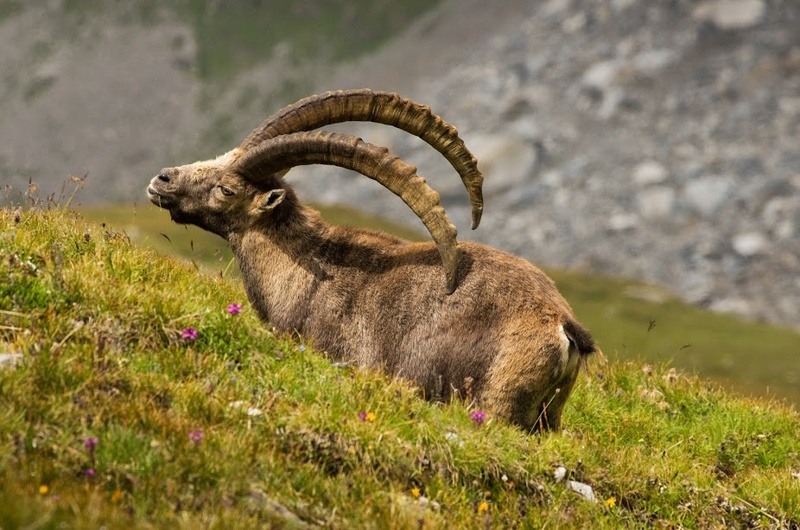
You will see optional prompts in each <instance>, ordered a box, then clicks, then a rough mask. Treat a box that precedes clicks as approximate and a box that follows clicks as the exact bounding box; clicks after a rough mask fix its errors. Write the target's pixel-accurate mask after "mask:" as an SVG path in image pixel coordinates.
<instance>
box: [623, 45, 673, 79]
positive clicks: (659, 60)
mask: <svg viewBox="0 0 800 530" xmlns="http://www.w3.org/2000/svg"><path fill="white" fill-rule="evenodd" d="M676 60H677V54H676V53H675V52H674V51H673V50H667V49H659V50H647V51H643V52H639V53H638V54H637V55H636V56H635V57H634V58H633V61H632V62H633V67H634V68H635V69H636V71H637V72H639V73H642V74H648V75H651V74H655V73H658V72H659V71H660V70H662V69H663V68H665V67H666V66H669V65H670V64H672V63H674V62H675V61H676Z"/></svg>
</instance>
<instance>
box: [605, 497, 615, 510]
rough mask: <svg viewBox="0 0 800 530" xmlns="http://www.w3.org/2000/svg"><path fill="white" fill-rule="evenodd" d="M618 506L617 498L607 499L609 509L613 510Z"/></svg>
mask: <svg viewBox="0 0 800 530" xmlns="http://www.w3.org/2000/svg"><path fill="white" fill-rule="evenodd" d="M616 505H617V498H616V497H609V498H607V499H606V506H607V507H609V508H613V507H614V506H616Z"/></svg>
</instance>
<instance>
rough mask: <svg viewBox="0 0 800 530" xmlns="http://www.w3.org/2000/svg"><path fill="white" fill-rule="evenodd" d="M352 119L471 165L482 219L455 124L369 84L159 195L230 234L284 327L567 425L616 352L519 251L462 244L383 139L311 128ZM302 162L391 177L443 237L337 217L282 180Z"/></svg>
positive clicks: (163, 176) (174, 171) (346, 354)
mask: <svg viewBox="0 0 800 530" xmlns="http://www.w3.org/2000/svg"><path fill="white" fill-rule="evenodd" d="M343 121H373V122H377V123H384V124H389V125H393V126H395V127H398V128H400V129H402V130H405V131H407V132H410V133H412V134H414V135H417V136H419V137H420V138H422V139H423V140H425V141H426V142H428V143H429V144H430V145H431V146H432V147H434V148H435V149H437V150H438V151H439V152H440V153H442V155H443V156H445V157H446V158H447V160H448V161H450V163H451V164H452V165H453V167H454V168H455V169H456V171H458V173H459V175H460V176H461V178H462V181H463V183H464V185H465V187H466V189H467V193H468V195H469V198H470V202H471V205H472V214H473V215H472V220H473V228H475V227H477V225H478V223H479V222H480V217H481V213H482V209H483V199H482V193H481V185H482V182H483V177H482V175H481V174H480V172H479V171H478V168H477V161H476V160H475V157H473V156H472V154H471V153H470V152H469V151H468V150H467V149H466V147H465V146H464V143H463V141H462V140H461V139H460V138H459V136H458V132H457V130H456V129H455V128H454V127H452V126H451V125H449V124H447V123H446V122H444V121H443V120H442V119H441V118H439V117H438V116H436V115H434V114H432V113H431V111H430V109H429V108H428V107H425V106H422V105H418V104H416V103H414V102H412V101H409V100H406V99H402V98H400V97H399V96H397V95H396V94H391V93H383V92H373V91H371V90H366V89H365V90H353V91H339V92H328V93H325V94H322V95H319V96H312V97H310V98H306V99H303V100H301V101H299V102H297V103H295V104H293V105H289V106H287V107H285V108H284V109H281V110H280V111H278V112H277V113H276V114H274V115H272V116H271V117H269V118H268V119H267V120H266V121H264V122H263V123H262V124H261V126H259V127H258V128H257V129H256V130H254V131H253V132H252V133H251V134H250V135H249V136H248V137H247V138H246V139H245V140H244V141H243V142H242V144H241V145H239V146H238V147H237V148H235V149H233V150H231V151H229V152H228V153H226V154H224V155H222V156H220V157H218V158H216V159H214V160H209V161H206V162H197V163H194V164H189V165H185V166H179V167H174V168H168V169H164V170H162V171H161V173H160V174H159V175H157V176H156V177H154V178H153V179H152V181H151V183H150V186H149V187H148V189H147V193H148V196H149V198H150V200H151V201H152V202H153V203H154V204H156V205H158V206H160V207H162V208H165V209H167V210H168V211H169V212H170V215H171V217H172V219H173V220H174V221H176V222H179V223H188V224H194V225H197V226H199V227H201V228H203V229H205V230H208V231H211V232H214V233H216V234H218V235H220V236H222V237H223V238H225V239H226V240H227V241H228V243H229V244H230V246H231V249H232V250H233V253H234V255H235V256H236V260H237V262H238V265H239V268H240V269H241V272H242V276H243V281H244V286H245V289H246V291H247V295H248V298H249V300H250V303H251V304H252V306H253V307H254V308H255V310H256V311H257V312H258V314H259V316H260V317H261V318H262V319H263V320H264V321H266V322H269V323H270V324H271V325H272V326H274V327H275V328H276V329H277V330H279V331H282V332H290V333H300V334H301V335H303V336H305V337H307V338H308V339H311V340H312V341H313V342H314V343H315V344H316V346H317V347H318V348H319V349H321V350H324V351H326V352H328V354H329V355H331V356H332V357H333V358H335V359H338V360H348V361H351V362H353V363H354V364H356V365H358V366H362V367H368V368H376V369H383V370H386V371H387V372H389V373H392V374H396V375H399V376H402V377H404V378H407V379H410V380H412V381H413V382H415V383H416V384H417V385H418V386H419V388H420V389H421V390H422V392H423V393H424V395H425V397H426V398H428V399H431V400H444V401H446V400H448V399H451V398H453V397H455V396H458V397H463V398H469V399H471V400H473V401H474V402H475V403H476V404H477V406H480V407H481V408H483V409H484V410H485V411H486V412H487V414H489V416H490V417H494V418H499V419H503V420H506V421H510V422H513V423H515V424H517V425H520V426H521V427H523V428H525V429H531V430H532V429H539V430H544V429H557V428H559V426H560V422H561V415H562V411H563V409H564V404H565V403H566V400H567V398H568V396H569V394H570V392H571V391H572V388H573V386H574V384H575V381H576V379H577V377H578V374H579V372H580V367H581V366H582V365H584V364H585V360H586V358H587V357H588V356H589V355H590V354H593V353H596V354H598V355H602V353H601V352H600V350H599V348H597V346H596V345H595V343H594V341H593V340H592V338H591V336H590V335H589V333H588V332H587V331H586V330H585V329H584V328H583V327H581V325H580V324H578V323H577V321H576V320H575V318H574V316H573V314H572V310H571V309H570V307H569V304H568V303H567V302H566V300H565V299H564V298H563V297H562V296H561V294H560V293H559V292H558V290H557V289H556V287H555V284H554V283H553V281H552V280H551V279H550V278H549V277H547V275H545V274H544V273H543V272H542V271H541V270H539V269H538V268H536V267H535V266H533V265H532V264H530V263H529V262H527V261H525V260H523V259H521V258H518V257H515V256H512V255H510V254H507V253H504V252H501V251H499V250H496V249H494V248H492V247H488V246H484V245H478V244H474V243H462V244H459V243H458V242H457V241H456V229H455V227H454V226H453V225H452V223H450V221H449V219H448V218H447V215H446V213H445V212H444V209H443V208H442V207H441V204H440V201H439V195H438V194H437V193H436V192H435V191H433V190H432V189H431V188H430V187H429V186H428V185H427V183H426V182H425V180H424V179H423V178H421V177H419V176H418V175H417V174H416V168H414V167H413V166H409V165H408V164H405V163H404V162H403V161H401V160H399V159H398V158H397V157H395V156H393V155H391V154H389V152H388V151H387V150H386V149H385V148H381V147H377V146H374V145H371V144H368V143H365V142H363V141H362V140H361V139H359V138H355V137H352V136H348V135H342V134H331V133H325V132H316V133H314V132H307V131H311V130H313V129H316V128H318V127H321V126H324V125H329V124H332V123H338V122H343ZM303 164H328V165H336V166H340V167H345V168H348V169H352V170H354V171H357V172H359V173H361V174H363V175H365V176H368V177H370V178H372V179H374V180H376V181H378V182H379V183H380V184H382V185H383V186H384V187H386V188H388V189H389V190H390V191H392V192H393V193H395V194H396V195H398V196H399V197H400V198H401V199H402V200H403V201H404V202H405V203H406V204H407V205H408V206H409V207H410V208H411V210H412V211H413V212H414V213H415V214H416V215H417V216H418V217H419V218H420V219H421V220H422V222H423V223H424V224H425V226H426V227H427V229H428V231H429V232H430V234H431V237H432V239H433V242H428V243H411V242H408V241H405V240H402V239H399V238H396V237H393V236H389V235H387V234H383V233H380V232H375V231H370V230H364V229H359V228H345V227H336V226H329V225H327V224H326V223H325V222H323V220H322V219H321V217H320V216H319V214H318V213H317V212H316V211H314V210H313V209H311V208H309V207H307V206H305V205H304V204H302V203H301V202H300V201H299V200H298V198H297V195H296V194H295V192H294V190H293V189H292V187H291V186H290V185H289V184H288V183H287V182H286V181H285V180H284V179H283V177H284V175H285V174H286V172H287V171H288V170H289V169H290V168H292V167H294V166H297V165H303Z"/></svg>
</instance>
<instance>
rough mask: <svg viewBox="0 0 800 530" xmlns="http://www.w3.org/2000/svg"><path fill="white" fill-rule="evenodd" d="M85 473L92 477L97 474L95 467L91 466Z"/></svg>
mask: <svg viewBox="0 0 800 530" xmlns="http://www.w3.org/2000/svg"><path fill="white" fill-rule="evenodd" d="M84 474H85V475H86V476H87V477H88V478H92V477H94V475H95V472H94V468H91V467H90V468H89V469H87V470H86V471H84Z"/></svg>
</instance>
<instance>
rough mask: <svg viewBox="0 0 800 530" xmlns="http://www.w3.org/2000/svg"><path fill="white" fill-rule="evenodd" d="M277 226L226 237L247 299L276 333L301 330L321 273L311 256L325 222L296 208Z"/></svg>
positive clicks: (301, 208)
mask: <svg viewBox="0 0 800 530" xmlns="http://www.w3.org/2000/svg"><path fill="white" fill-rule="evenodd" d="M296 213H297V215H293V216H291V217H290V218H288V219H287V220H286V221H285V222H283V223H280V225H279V226H273V225H271V224H265V225H262V226H258V227H254V228H252V229H250V230H247V231H245V232H244V233H241V234H234V235H232V236H230V237H229V238H228V242H229V243H230V245H231V249H232V250H233V253H234V255H235V256H236V261H237V263H238V264H239V268H240V270H241V273H242V279H243V281H244V285H245V289H246V291H247V297H248V298H249V300H250V303H251V304H252V305H253V307H254V308H255V309H256V311H257V312H258V313H259V316H260V317H261V318H262V319H265V320H267V321H269V322H270V323H271V324H272V325H273V326H275V327H276V328H277V329H279V330H281V331H302V328H303V322H304V321H305V318H306V312H307V311H308V307H309V305H308V303H307V301H308V299H309V296H310V295H311V293H312V292H313V291H314V290H315V288H316V286H317V284H318V282H319V281H321V280H322V279H324V278H325V277H326V271H325V270H324V269H323V267H322V265H321V264H320V262H319V261H318V260H317V259H316V258H315V256H316V254H317V249H318V248H319V246H320V245H321V242H322V240H323V238H324V234H325V231H326V230H327V226H326V225H325V223H324V222H323V221H322V219H321V218H320V216H319V214H318V213H316V212H315V211H314V210H311V209H308V208H306V207H303V206H300V207H299V208H298V210H297V212H296Z"/></svg>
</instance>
